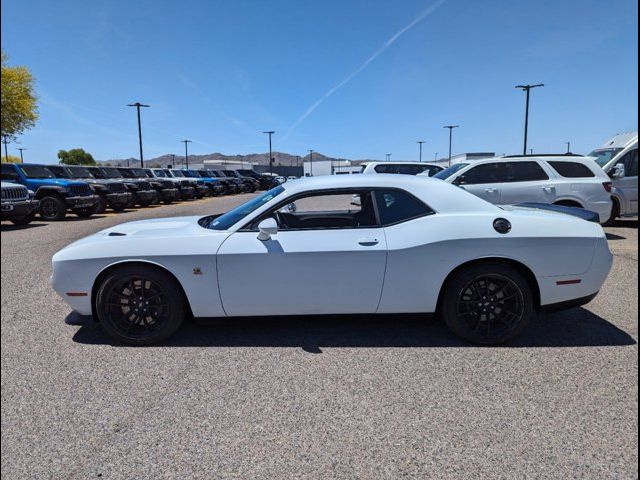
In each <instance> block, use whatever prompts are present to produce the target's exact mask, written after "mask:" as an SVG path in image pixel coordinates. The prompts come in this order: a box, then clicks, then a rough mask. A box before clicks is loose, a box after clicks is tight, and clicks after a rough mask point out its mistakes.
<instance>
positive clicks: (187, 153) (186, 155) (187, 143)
mask: <svg viewBox="0 0 640 480" xmlns="http://www.w3.org/2000/svg"><path fill="white" fill-rule="evenodd" d="M180 141H181V142H182V143H184V160H185V162H186V167H187V168H189V146H188V145H189V144H190V143H191V140H180Z"/></svg>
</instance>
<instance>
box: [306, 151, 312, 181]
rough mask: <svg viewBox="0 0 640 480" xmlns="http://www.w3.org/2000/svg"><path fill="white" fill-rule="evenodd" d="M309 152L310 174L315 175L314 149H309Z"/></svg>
mask: <svg viewBox="0 0 640 480" xmlns="http://www.w3.org/2000/svg"><path fill="white" fill-rule="evenodd" d="M307 151H308V152H309V176H311V177H313V150H307Z"/></svg>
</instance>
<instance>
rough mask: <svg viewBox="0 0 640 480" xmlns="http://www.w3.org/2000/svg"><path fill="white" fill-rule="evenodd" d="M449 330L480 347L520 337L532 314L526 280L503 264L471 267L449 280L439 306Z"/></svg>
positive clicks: (530, 298)
mask: <svg viewBox="0 0 640 480" xmlns="http://www.w3.org/2000/svg"><path fill="white" fill-rule="evenodd" d="M440 310H441V314H442V316H443V317H444V321H445V323H446V324H447V326H448V327H449V329H450V330H451V331H452V332H453V333H455V334H456V335H458V336H459V337H461V338H463V339H465V340H467V341H469V342H472V343H476V344H480V345H495V344H499V343H503V342H506V341H508V340H510V339H512V338H514V337H515V336H517V335H518V334H520V333H521V332H522V331H523V330H524V329H525V328H526V327H527V326H528V325H529V323H530V321H531V318H532V317H533V315H534V298H533V292H532V290H531V286H530V285H529V282H528V281H527V280H526V278H525V277H524V276H523V275H522V274H521V273H520V272H518V271H517V270H516V269H514V268H513V267H511V266H509V265H506V264H503V263H485V264H478V265H472V266H470V267H469V268H466V269H463V270H460V271H458V272H456V273H454V275H453V276H452V277H451V278H450V279H449V281H448V282H447V285H446V287H445V291H444V295H443V298H442V304H441V309H440Z"/></svg>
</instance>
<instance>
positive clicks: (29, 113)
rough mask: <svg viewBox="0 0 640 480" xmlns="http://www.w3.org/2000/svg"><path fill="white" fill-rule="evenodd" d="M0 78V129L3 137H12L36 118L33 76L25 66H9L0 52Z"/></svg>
mask: <svg viewBox="0 0 640 480" xmlns="http://www.w3.org/2000/svg"><path fill="white" fill-rule="evenodd" d="M0 80H1V85H0V97H1V101H2V105H1V110H2V113H1V114H0V117H1V118H0V130H1V131H2V136H3V137H7V138H9V139H14V138H15V137H16V136H17V135H20V134H21V133H22V132H24V131H25V130H27V129H29V128H31V127H33V126H34V125H35V123H36V120H37V119H38V106H37V97H36V95H35V93H34V88H33V76H32V75H31V72H29V69H28V68H27V67H9V66H8V65H7V56H6V55H5V54H4V52H2V72H1V74H0Z"/></svg>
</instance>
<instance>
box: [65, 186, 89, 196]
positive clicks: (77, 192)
mask: <svg viewBox="0 0 640 480" xmlns="http://www.w3.org/2000/svg"><path fill="white" fill-rule="evenodd" d="M69 192H71V195H72V196H74V197H84V196H86V195H91V187H90V186H89V185H69Z"/></svg>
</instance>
